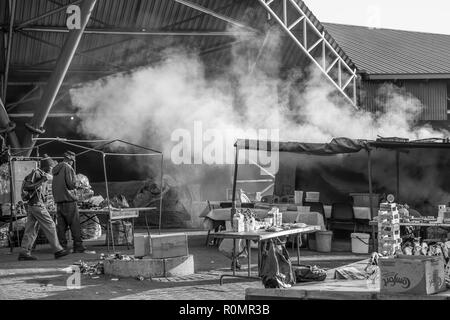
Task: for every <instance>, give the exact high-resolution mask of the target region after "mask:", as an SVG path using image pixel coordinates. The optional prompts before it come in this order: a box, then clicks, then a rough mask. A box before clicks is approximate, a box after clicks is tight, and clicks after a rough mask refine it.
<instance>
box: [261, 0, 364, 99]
mask: <svg viewBox="0 0 450 320" xmlns="http://www.w3.org/2000/svg"><path fill="white" fill-rule="evenodd" d="M258 1H259V3H260V4H261V5H262V6H263V7H264V8H265V9H266V11H267V12H268V13H269V14H270V16H272V17H273V18H274V19H275V20H276V21H277V22H278V24H279V25H280V26H281V27H282V28H283V29H284V31H285V32H286V33H287V34H288V35H289V36H290V37H291V38H292V40H294V42H295V43H296V44H297V46H298V47H299V48H300V49H301V50H302V51H303V52H304V53H305V54H306V55H307V56H308V57H309V58H310V59H311V61H312V62H313V63H314V64H315V65H316V66H317V67H318V68H319V69H320V70H321V71H322V73H323V74H324V75H325V77H326V78H328V79H329V80H330V81H331V82H332V83H333V85H334V86H335V87H336V88H337V89H338V91H339V92H341V93H342V94H343V95H344V97H345V98H346V99H347V100H348V101H349V102H350V103H351V104H352V105H353V106H354V107H355V108H358V107H357V94H356V91H357V88H356V84H357V78H358V76H357V74H356V69H354V70H352V69H351V68H350V67H349V65H348V64H347V63H346V62H345V61H344V59H342V57H341V56H340V55H339V54H338V53H337V52H336V50H335V49H334V48H333V46H332V45H331V44H330V42H329V41H328V40H327V39H326V38H325V33H324V32H320V31H319V30H318V29H317V27H316V26H315V25H314V23H313V22H312V21H311V20H310V19H309V18H308V16H307V15H306V13H305V12H304V11H303V10H302V9H301V8H300V6H299V5H298V4H297V3H296V2H295V1H294V0H258ZM300 24H303V26H302V27H301V25H300ZM299 27H300V28H299ZM294 29H295V34H294V32H293V31H294ZM308 31H310V32H312V33H313V34H315V36H316V37H314V39H313V40H311V39H310V37H309V35H308ZM317 38H318V39H317ZM312 41H314V42H313V43H312V44H310V43H309V42H312ZM319 46H322V50H321V54H320V56H319V57H318V56H314V55H313V51H315V49H317V48H319ZM336 69H337V70H336ZM346 76H347V78H346ZM335 77H337V79H335ZM349 86H352V87H349ZM349 89H352V90H351V91H352V94H349V93H348V92H346V91H348V90H349Z"/></svg>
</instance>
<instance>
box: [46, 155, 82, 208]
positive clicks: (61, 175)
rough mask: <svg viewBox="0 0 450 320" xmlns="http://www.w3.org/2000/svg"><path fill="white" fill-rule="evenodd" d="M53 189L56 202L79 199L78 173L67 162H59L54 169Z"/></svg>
mask: <svg viewBox="0 0 450 320" xmlns="http://www.w3.org/2000/svg"><path fill="white" fill-rule="evenodd" d="M52 174H53V181H52V191H53V198H54V199H55V202H56V203H61V202H74V201H77V197H76V194H75V188H76V181H77V178H76V175H75V171H74V170H73V168H72V167H71V166H70V165H69V164H68V163H66V162H60V163H58V164H57V165H56V166H55V167H54V168H53V170H52Z"/></svg>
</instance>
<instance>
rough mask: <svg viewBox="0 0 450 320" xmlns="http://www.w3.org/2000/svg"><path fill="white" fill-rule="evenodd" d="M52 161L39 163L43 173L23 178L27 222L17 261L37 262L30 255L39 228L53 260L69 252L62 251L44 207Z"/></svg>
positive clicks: (37, 171) (51, 221)
mask: <svg viewBox="0 0 450 320" xmlns="http://www.w3.org/2000/svg"><path fill="white" fill-rule="evenodd" d="M51 166H52V160H51V159H46V160H43V161H41V167H42V169H43V170H44V171H41V170H39V169H37V170H33V171H32V172H31V173H30V174H29V175H27V176H26V177H25V180H24V183H23V191H25V192H22V193H23V194H24V197H26V199H23V200H25V201H28V202H27V222H26V225H25V232H24V235H23V239H22V245H21V247H22V252H21V253H20V254H19V260H37V258H36V257H35V256H33V255H31V250H32V248H33V244H34V242H35V241H36V238H37V235H38V231H39V226H40V227H41V228H42V230H43V231H44V234H45V236H46V237H47V240H48V242H49V243H50V246H51V248H52V249H53V252H54V254H55V259H58V258H61V257H63V256H65V255H67V254H68V253H69V252H68V251H66V250H64V249H63V248H62V247H61V245H60V243H59V241H58V236H57V233H56V226H55V223H54V222H53V219H52V217H51V216H50V214H49V213H48V211H47V208H46V206H45V194H46V190H45V188H46V185H47V184H46V181H47V180H48V179H49V177H48V172H50V171H51Z"/></svg>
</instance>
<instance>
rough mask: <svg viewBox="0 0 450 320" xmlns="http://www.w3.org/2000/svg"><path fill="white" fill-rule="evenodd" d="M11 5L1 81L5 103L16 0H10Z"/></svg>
mask: <svg viewBox="0 0 450 320" xmlns="http://www.w3.org/2000/svg"><path fill="white" fill-rule="evenodd" d="M10 4H11V7H10V9H11V15H10V18H9V30H8V47H7V51H6V62H5V77H4V79H3V91H2V97H3V101H4V102H5V103H6V93H7V90H8V77H9V64H10V62H11V51H12V50H11V49H12V40H13V32H14V18H15V15H16V5H17V3H16V0H12V1H11V2H10Z"/></svg>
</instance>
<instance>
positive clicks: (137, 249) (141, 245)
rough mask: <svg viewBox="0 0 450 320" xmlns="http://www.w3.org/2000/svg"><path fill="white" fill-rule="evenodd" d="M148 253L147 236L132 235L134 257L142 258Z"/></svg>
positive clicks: (148, 243)
mask: <svg viewBox="0 0 450 320" xmlns="http://www.w3.org/2000/svg"><path fill="white" fill-rule="evenodd" d="M149 252H150V238H149V236H148V235H147V234H135V235H134V256H135V257H144V256H146V255H148V253H149Z"/></svg>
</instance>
